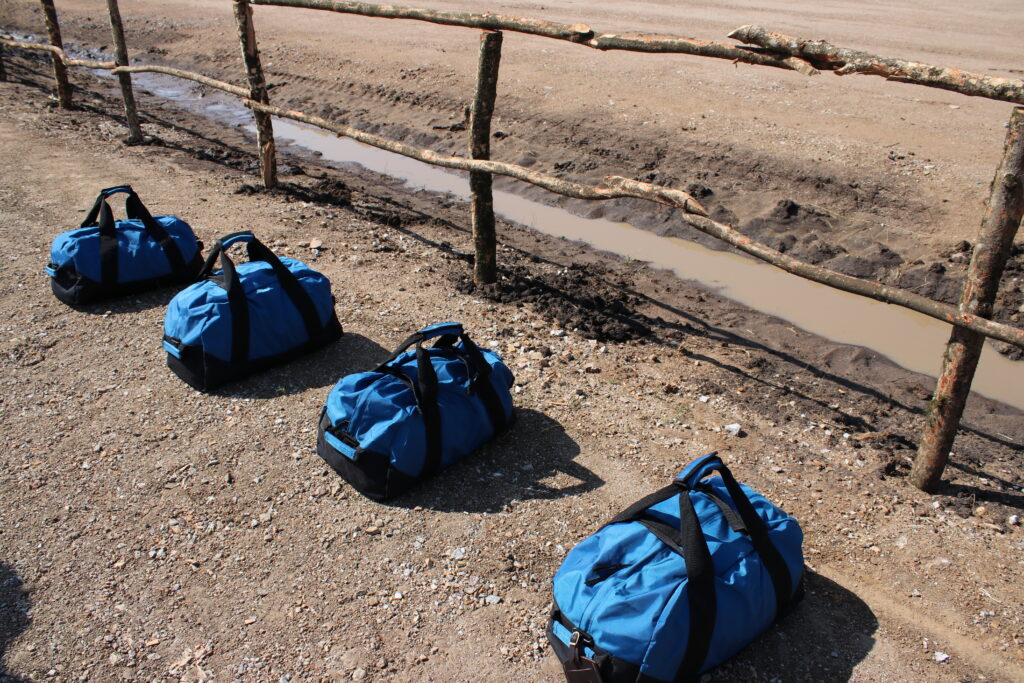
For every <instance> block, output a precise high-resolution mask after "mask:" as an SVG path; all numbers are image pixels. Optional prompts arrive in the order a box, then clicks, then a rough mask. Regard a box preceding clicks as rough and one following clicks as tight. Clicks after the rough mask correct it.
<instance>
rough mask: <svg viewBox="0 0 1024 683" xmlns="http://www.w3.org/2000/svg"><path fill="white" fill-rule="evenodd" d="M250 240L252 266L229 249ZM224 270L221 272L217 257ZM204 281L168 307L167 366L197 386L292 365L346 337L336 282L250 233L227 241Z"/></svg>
mask: <svg viewBox="0 0 1024 683" xmlns="http://www.w3.org/2000/svg"><path fill="white" fill-rule="evenodd" d="M236 242H245V243H247V244H246V247H247V249H248V252H249V262H248V263H242V264H240V265H238V266H236V265H235V264H234V263H233V262H232V261H231V259H230V258H229V257H228V254H227V249H228V247H230V246H231V245H232V244H235V243H236ZM218 256H219V257H220V266H221V269H220V270H216V271H215V270H214V265H215V263H216V261H217V257H218ZM201 276H202V277H205V278H206V279H205V280H204V281H202V282H197V283H195V284H193V285H191V286H189V287H186V288H185V289H184V290H182V291H181V292H179V293H178V295H177V296H176V297H174V298H173V299H171V303H170V304H168V305H167V316H166V318H164V348H165V349H166V350H167V365H168V366H169V367H170V368H171V370H173V371H174V372H175V374H177V375H178V376H179V377H181V378H182V379H183V380H185V381H186V382H188V383H189V384H191V385H192V386H194V387H195V388H197V389H200V390H204V391H205V390H208V389H214V388H216V387H218V386H220V385H222V384H224V383H225V382H229V381H231V380H235V379H239V378H241V377H245V376H246V375H250V374H252V373H254V372H259V371H260V370H264V369H266V368H269V367H271V366H273V365H278V364H280V363H284V362H286V361H289V360H291V359H293V358H295V357H297V356H300V355H302V354H304V353H308V352H309V351H312V350H313V349H316V348H319V347H321V346H323V345H324V344H327V343H329V342H332V341H334V340H335V339H337V338H338V337H340V336H341V324H340V323H339V322H338V317H337V315H336V314H335V312H334V297H333V296H332V295H331V282H330V280H328V279H327V278H326V277H324V276H323V275H321V274H320V273H318V272H316V271H315V270H313V269H312V268H310V267H309V266H307V265H306V264H305V263H302V262H301V261H296V260H295V259H291V258H288V257H280V258H279V257H278V256H277V255H276V254H275V253H274V252H272V251H271V250H270V249H268V248H267V247H266V246H265V245H264V244H263V243H262V242H260V241H259V240H258V239H256V237H255V236H254V235H253V234H252V233H251V232H249V231H243V232H236V233H232V234H230V235H227V236H225V237H222V238H221V239H219V240H217V242H216V243H215V244H214V246H213V250H212V251H211V252H210V255H209V256H208V257H207V258H206V263H205V264H203V267H202V270H201Z"/></svg>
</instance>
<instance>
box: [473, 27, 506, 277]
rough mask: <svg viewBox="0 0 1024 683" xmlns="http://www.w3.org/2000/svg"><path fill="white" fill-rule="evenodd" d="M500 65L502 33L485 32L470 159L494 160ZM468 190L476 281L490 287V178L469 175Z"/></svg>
mask: <svg viewBox="0 0 1024 683" xmlns="http://www.w3.org/2000/svg"><path fill="white" fill-rule="evenodd" d="M500 61H501V31H485V32H484V33H483V34H482V35H481V36H480V59H479V63H478V66H477V77H476V96H475V97H474V98H473V108H472V109H471V110H470V115H469V130H470V142H469V155H470V157H471V158H473V159H485V160H487V159H490V158H491V116H492V115H493V114H494V98H495V96H496V94H497V87H498V64H499V62H500ZM469 189H470V192H472V199H471V202H470V208H471V211H472V223H473V245H474V259H473V263H474V265H473V281H474V282H476V283H477V284H478V285H484V284H491V283H494V282H497V281H498V264H497V259H498V256H497V252H498V238H497V235H496V234H495V229H494V198H493V196H492V194H491V174H490V173H484V172H483V171H470V173H469Z"/></svg>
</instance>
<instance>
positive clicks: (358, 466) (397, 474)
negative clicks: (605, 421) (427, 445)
mask: <svg viewBox="0 0 1024 683" xmlns="http://www.w3.org/2000/svg"><path fill="white" fill-rule="evenodd" d="M515 420H516V412H515V411H512V417H511V419H509V421H508V425H506V427H505V430H507V429H508V428H509V427H510V426H511V425H512V424H513V423H514V422H515ZM330 426H331V421H330V420H329V419H328V418H327V410H326V409H325V410H323V411H321V412H320V426H319V428H318V429H317V432H316V453H317V455H319V456H320V457H321V458H323V460H324V462H326V463H327V464H328V465H330V466H331V469H333V470H334V471H335V472H337V473H338V476H340V477H341V478H342V479H344V480H345V481H347V482H348V483H349V484H350V485H351V486H352V488H354V489H355V490H356V491H359V493H361V494H363V495H364V496H366V497H367V498H369V499H371V500H375V501H377V502H378V503H380V502H383V501H385V500H388V499H390V498H395V497H397V496H400V495H402V494H403V493H405V492H406V491H408V490H409V489H411V488H413V487H414V486H416V485H417V484H419V483H420V482H421V481H423V479H422V478H420V477H410V476H409V475H408V474H405V473H404V472H402V471H401V470H398V469H396V468H395V467H392V465H391V459H390V458H389V457H388V456H386V455H381V454H380V453H375V452H374V451H366V450H363V449H362V448H357V449H356V457H355V459H354V460H353V459H352V458H350V457H348V456H347V455H345V454H344V453H341V452H340V451H338V449H336V448H335V447H334V446H332V445H331V444H330V443H328V441H327V438H326V437H325V436H324V432H326V431H327V429H328V428H329V427H330ZM505 430H502V431H505ZM495 436H497V434H496V435H495Z"/></svg>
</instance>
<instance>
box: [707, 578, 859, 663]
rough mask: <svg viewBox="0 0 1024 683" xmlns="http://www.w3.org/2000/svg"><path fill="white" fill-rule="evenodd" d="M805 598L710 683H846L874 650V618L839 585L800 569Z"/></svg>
mask: <svg viewBox="0 0 1024 683" xmlns="http://www.w3.org/2000/svg"><path fill="white" fill-rule="evenodd" d="M804 571H805V577H804V581H805V588H806V595H805V597H804V599H803V600H802V601H801V602H800V603H799V604H798V605H797V606H796V607H795V608H794V609H793V611H792V612H791V613H790V614H788V615H787V616H786V617H785V618H784V619H782V621H780V622H779V623H778V624H777V625H776V626H774V627H772V628H771V629H769V630H768V631H767V632H766V633H765V634H764V635H762V636H761V637H760V638H758V639H757V640H755V641H754V642H753V643H752V644H751V645H750V646H749V647H747V648H746V649H745V650H743V651H742V652H741V653H740V654H739V655H738V656H736V657H735V658H734V659H732V660H730V661H729V662H727V663H725V664H723V665H722V666H720V667H718V668H717V669H715V670H714V671H713V672H711V680H712V681H730V682H732V681H735V682H736V683H739V682H740V681H742V682H744V683H748V682H750V681H765V682H767V681H848V680H850V679H851V678H852V677H853V672H854V669H855V667H856V666H857V665H858V664H859V663H860V662H862V661H863V660H864V659H865V658H866V657H867V656H868V653H870V652H871V649H872V648H873V647H874V644H875V638H874V634H875V632H876V631H877V630H878V619H877V618H876V617H875V614H874V612H872V611H871V608H870V607H868V605H867V604H866V603H865V602H864V601H863V600H861V599H860V598H858V597H857V596H856V595H855V594H854V593H852V592H850V591H849V590H847V589H846V588H843V587H842V586H840V585H839V584H838V583H836V582H834V581H832V580H831V579H827V578H825V577H824V576H822V575H821V574H817V573H815V572H813V571H811V570H810V569H807V568H805V569H804Z"/></svg>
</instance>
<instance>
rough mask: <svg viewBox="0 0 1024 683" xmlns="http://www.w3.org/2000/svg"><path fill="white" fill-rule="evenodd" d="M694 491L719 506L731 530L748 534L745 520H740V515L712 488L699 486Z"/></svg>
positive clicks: (704, 485) (703, 485)
mask: <svg viewBox="0 0 1024 683" xmlns="http://www.w3.org/2000/svg"><path fill="white" fill-rule="evenodd" d="M693 490H694V491H700V492H701V493H703V494H704V495H705V496H707V497H708V498H710V499H711V502H712V503H714V504H715V505H717V506H718V509H719V510H720V511H721V512H722V517H724V518H725V521H726V523H727V524H728V525H729V528H730V529H732V530H733V531H735V532H736V533H740V534H746V533H747V525H746V524H744V523H743V519H741V518H740V515H739V513H738V512H736V511H735V510H734V509H733V508H732V506H731V505H729V504H728V503H727V502H725V501H724V500H722V499H721V498H720V497H719V496H718V494H716V493H715V492H714V491H713V490H712V489H711V487H710V486H708V485H706V484H698V485H697V486H695V487H694V488H693Z"/></svg>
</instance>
